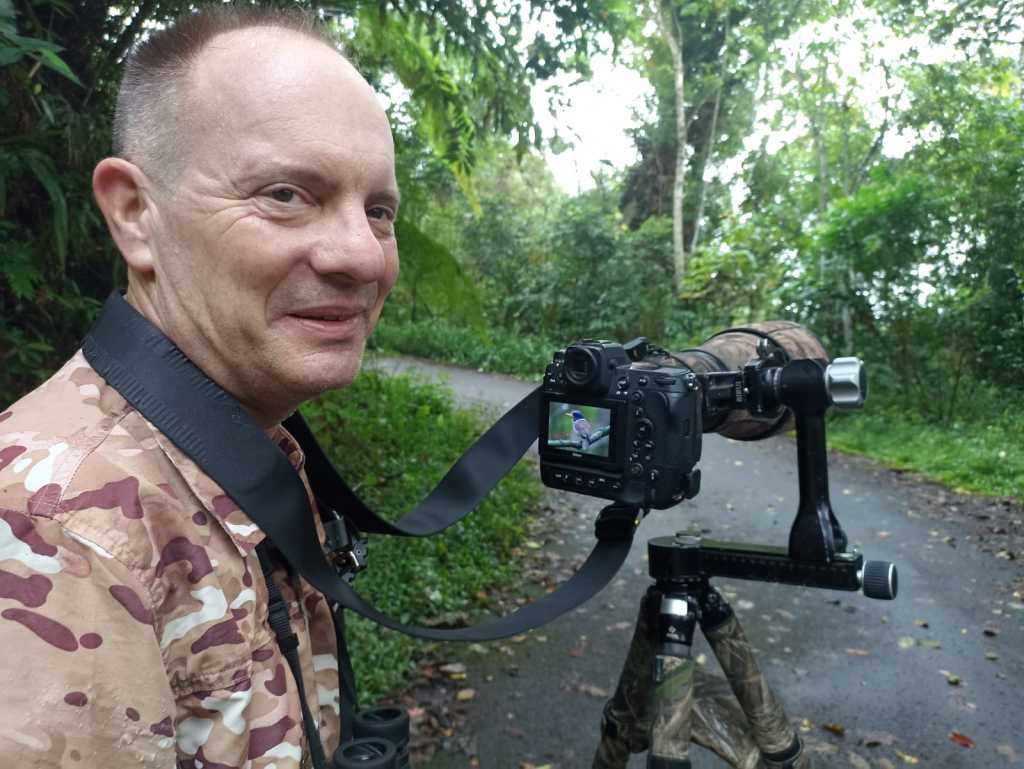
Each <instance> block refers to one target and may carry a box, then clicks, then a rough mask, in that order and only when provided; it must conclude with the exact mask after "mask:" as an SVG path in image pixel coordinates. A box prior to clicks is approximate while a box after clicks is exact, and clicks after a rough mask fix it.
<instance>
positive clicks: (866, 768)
mask: <svg viewBox="0 0 1024 769" xmlns="http://www.w3.org/2000/svg"><path fill="white" fill-rule="evenodd" d="M846 755H847V756H848V757H849V759H850V766H852V767H853V769H871V764H869V763H868V762H867V761H866V760H865V759H864V758H863V757H862V756H858V755H857V754H856V753H853V752H850V753H847V754H846Z"/></svg>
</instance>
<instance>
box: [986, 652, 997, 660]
mask: <svg viewBox="0 0 1024 769" xmlns="http://www.w3.org/2000/svg"><path fill="white" fill-rule="evenodd" d="M985 659H987V660H992V661H993V662H995V661H996V660H997V659H999V655H998V654H996V653H995V652H985Z"/></svg>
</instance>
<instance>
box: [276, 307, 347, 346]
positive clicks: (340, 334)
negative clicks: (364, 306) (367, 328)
mask: <svg viewBox="0 0 1024 769" xmlns="http://www.w3.org/2000/svg"><path fill="white" fill-rule="evenodd" d="M288 317H289V318H290V319H291V320H292V321H293V322H294V323H295V324H296V325H297V326H298V327H299V328H301V329H302V330H303V331H304V332H305V333H307V334H312V336H313V337H314V338H319V339H322V340H342V339H350V338H351V337H352V336H353V335H358V334H359V332H360V329H361V328H362V327H363V319H364V315H363V313H362V312H360V311H358V310H356V311H352V312H346V313H345V314H339V313H338V311H334V312H308V313H304V314H301V315H299V314H294V315H289V316H288Z"/></svg>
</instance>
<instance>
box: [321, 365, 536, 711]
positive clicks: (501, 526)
mask: <svg viewBox="0 0 1024 769" xmlns="http://www.w3.org/2000/svg"><path fill="white" fill-rule="evenodd" d="M302 411H303V415H304V416H305V417H306V419H307V420H308V421H309V423H310V426H311V427H312V428H313V430H314V431H315V432H316V433H317V435H319V436H320V439H321V443H322V444H323V445H324V447H325V449H326V450H327V452H328V454H329V455H330V457H331V459H332V460H333V461H334V462H335V464H336V466H337V467H338V469H339V471H340V472H341V473H342V474H343V475H344V476H345V477H346V478H348V479H349V482H350V483H351V485H352V487H353V488H354V489H355V490H356V491H357V492H358V493H359V495H360V496H361V497H362V498H363V500H364V501H366V503H367V504H368V505H370V506H371V507H372V508H373V509H374V510H376V511H377V512H379V513H380V514H381V515H383V516H385V517H387V518H389V519H391V520H396V519H397V518H399V517H400V516H401V515H403V514H405V513H407V512H409V511H410V510H412V508H413V507H414V506H415V505H416V504H417V503H418V502H419V501H420V500H422V499H423V497H425V496H426V494H427V493H428V492H429V491H430V490H431V489H432V488H433V487H434V485H435V484H436V483H437V482H438V481H440V480H441V478H442V477H443V476H444V474H445V473H446V472H447V471H448V469H449V467H450V466H451V465H452V464H454V462H455V460H456V459H458V458H459V456H461V455H462V453H463V452H464V451H465V450H466V449H467V448H468V447H469V446H470V444H471V443H472V442H473V440H475V439H476V437H478V436H479V435H480V434H481V433H482V431H483V427H484V423H483V420H482V419H481V418H480V417H479V416H477V415H475V414H473V413H471V412H466V411H461V410H458V409H455V408H453V406H452V401H451V394H450V392H449V391H447V390H446V389H444V388H439V387H438V386H437V385H436V384H429V383H424V382H420V381H417V380H415V379H413V378H410V377H406V376H397V377H387V376H384V375H382V374H378V373H375V372H372V371H364V372H363V373H362V374H360V375H359V377H358V378H357V379H356V381H355V382H354V383H353V384H352V385H351V386H350V387H348V388H346V389H345V390H343V391H338V392H334V393H331V394H329V395H326V396H324V397H323V398H321V399H319V400H317V401H315V402H313V403H310V404H307V405H306V406H305V407H303V409H302ZM356 447H358V450H354V449H355V448H356ZM538 499H539V481H538V479H537V472H536V468H535V467H534V466H533V465H532V464H531V463H529V462H526V461H524V462H521V463H520V464H519V465H517V466H516V467H515V468H514V469H513V471H512V472H511V473H510V474H509V475H508V476H506V478H505V479H504V480H503V481H502V482H501V483H500V484H499V485H498V487H497V489H495V491H493V492H492V493H491V494H490V495H489V496H488V497H487V498H486V499H485V500H484V502H482V503H481V505H480V506H479V507H478V508H477V509H476V510H475V511H474V512H473V513H471V514H470V515H469V516H467V517H466V518H465V519H463V520H462V521H460V522H459V523H457V524H456V525H454V526H452V527H451V528H450V529H449V530H447V531H446V532H445V533H444V534H441V535H438V536H434V537H428V538H399V537H374V538H372V539H371V541H370V544H369V564H370V566H369V569H368V570H367V571H366V572H364V573H363V574H361V575H360V576H359V577H358V579H357V581H356V588H357V589H358V590H359V592H360V593H361V594H362V595H363V596H364V597H366V598H367V599H368V600H369V601H370V602H371V603H373V604H374V605H375V606H377V607H378V608H380V609H381V610H382V611H384V612H386V613H388V614H391V615H392V616H395V617H397V618H398V619H400V620H401V621H403V622H407V623H422V622H424V621H428V620H430V619H431V618H437V617H441V616H444V615H450V614H452V613H459V614H462V613H465V614H474V613H476V612H478V611H479V610H480V609H481V599H480V598H478V597H477V596H476V594H477V593H478V592H479V591H484V590H487V589H488V588H489V587H491V586H492V585H494V584H495V583H496V582H499V581H502V580H504V581H507V580H508V579H510V578H511V577H513V576H514V575H515V574H516V568H517V567H516V563H515V560H514V559H513V558H512V557H511V548H512V547H513V545H515V543H516V542H517V541H518V540H519V538H520V537H521V535H522V533H523V531H524V527H525V523H526V520H527V516H528V515H529V514H530V513H531V512H532V511H533V510H534V508H535V505H536V502H537V500H538ZM349 628H350V641H351V647H352V655H353V664H354V667H355V671H356V675H357V677H358V680H359V684H360V689H361V698H362V700H363V701H364V702H372V701H376V700H377V699H378V698H380V697H381V696H382V695H384V694H385V693H386V692H387V691H388V690H390V689H392V688H394V686H396V685H397V684H398V683H400V682H401V681H402V680H403V678H404V677H405V676H406V675H407V674H408V673H409V672H411V662H412V658H413V657H414V656H415V655H416V653H417V650H418V649H420V648H421V647H420V646H419V645H418V644H417V642H416V641H414V640H413V639H411V638H408V637H406V636H402V635H400V634H398V633H393V632H391V631H387V630H382V629H381V628H379V627H378V626H376V625H373V624H372V623H369V622H364V621H355V622H352V623H350V625H349Z"/></svg>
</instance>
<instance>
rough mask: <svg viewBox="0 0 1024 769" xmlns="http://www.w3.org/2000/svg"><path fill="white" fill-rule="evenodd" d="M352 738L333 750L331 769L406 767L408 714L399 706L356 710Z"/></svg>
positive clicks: (394, 768) (392, 768)
mask: <svg viewBox="0 0 1024 769" xmlns="http://www.w3.org/2000/svg"><path fill="white" fill-rule="evenodd" d="M352 731H353V734H354V735H355V737H354V739H351V740H349V741H348V742H345V743H342V744H341V745H339V746H338V749H337V750H335V751H334V758H333V761H332V764H331V765H332V766H333V767H334V769H409V714H408V713H406V712H405V710H404V709H403V708H400V707H390V706H388V707H379V708H371V709H369V710H362V711H360V712H359V713H356V716H355V719H354V723H353V729H352Z"/></svg>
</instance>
